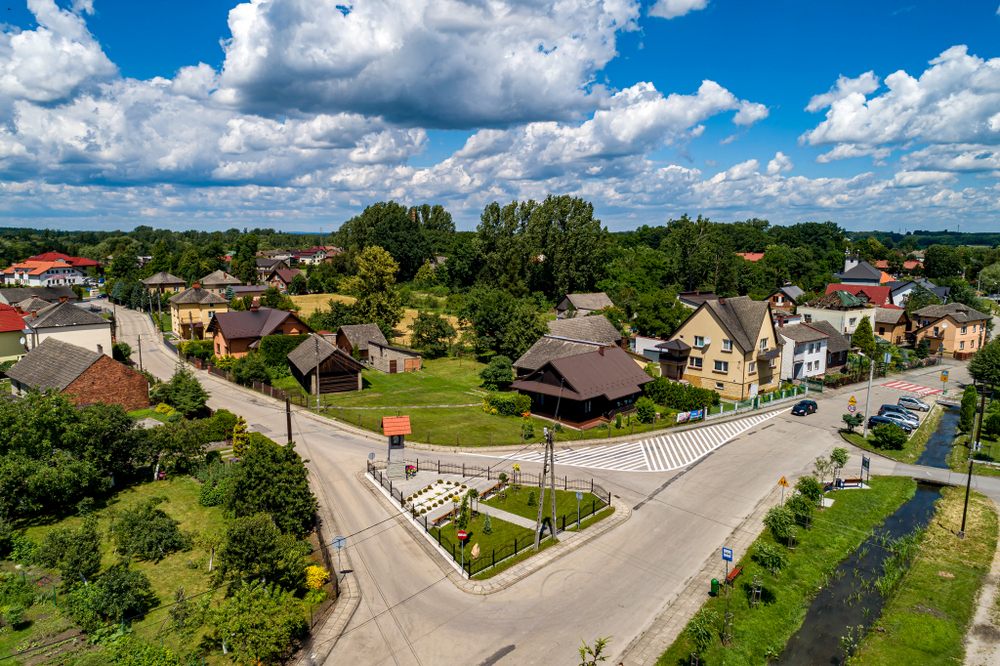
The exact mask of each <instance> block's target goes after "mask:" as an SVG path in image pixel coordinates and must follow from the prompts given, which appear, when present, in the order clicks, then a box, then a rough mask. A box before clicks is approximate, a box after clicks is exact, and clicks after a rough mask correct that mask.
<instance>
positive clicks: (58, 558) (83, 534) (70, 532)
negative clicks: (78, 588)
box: [38, 515, 101, 587]
mask: <svg viewBox="0 0 1000 666" xmlns="http://www.w3.org/2000/svg"><path fill="white" fill-rule="evenodd" d="M38 559H39V561H40V562H41V563H42V564H44V565H46V566H49V567H53V568H56V569H58V570H59V573H60V575H62V578H63V584H64V585H65V586H67V587H69V586H71V585H73V584H75V583H78V582H82V581H83V580H84V579H92V578H93V577H94V575H95V574H96V573H97V572H98V571H100V569H101V533H100V532H99V531H98V530H97V519H96V518H95V517H94V516H93V515H88V516H87V517H86V518H84V521H83V524H82V525H81V526H80V527H79V528H76V529H74V528H71V527H54V528H52V529H50V530H49V531H48V532H46V533H45V538H44V539H43V540H42V547H41V548H40V549H39V551H38Z"/></svg>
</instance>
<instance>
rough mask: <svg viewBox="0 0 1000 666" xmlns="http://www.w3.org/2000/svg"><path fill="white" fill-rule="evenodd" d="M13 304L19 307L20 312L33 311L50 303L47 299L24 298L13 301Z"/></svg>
mask: <svg viewBox="0 0 1000 666" xmlns="http://www.w3.org/2000/svg"><path fill="white" fill-rule="evenodd" d="M14 305H16V306H17V307H19V308H21V311H22V312H34V311H35V310H41V309H42V308H47V307H49V306H50V305H52V304H51V303H49V302H48V301H43V300H42V299H40V298H26V299H24V300H23V301H21V302H20V303H15V304H14Z"/></svg>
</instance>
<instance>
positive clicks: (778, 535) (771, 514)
mask: <svg viewBox="0 0 1000 666" xmlns="http://www.w3.org/2000/svg"><path fill="white" fill-rule="evenodd" d="M764 524H765V525H767V528H768V529H769V530H771V534H773V535H774V538H775V539H777V540H778V541H785V540H787V539H788V535H789V533H790V532H791V529H792V527H793V526H794V525H795V514H793V513H792V511H791V509H789V508H788V507H784V506H772V507H771V508H770V509H768V511H767V515H766V516H764Z"/></svg>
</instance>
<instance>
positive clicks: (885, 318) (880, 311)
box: [875, 308, 906, 326]
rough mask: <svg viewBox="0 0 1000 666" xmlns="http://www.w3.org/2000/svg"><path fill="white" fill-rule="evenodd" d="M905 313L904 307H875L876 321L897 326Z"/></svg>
mask: <svg viewBox="0 0 1000 666" xmlns="http://www.w3.org/2000/svg"><path fill="white" fill-rule="evenodd" d="M905 315H906V310H904V309H902V308H875V323H876V324H892V325H893V326H895V325H896V324H898V323H899V320H900V319H902V318H903V317H904V316H905Z"/></svg>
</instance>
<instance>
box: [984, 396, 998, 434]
mask: <svg viewBox="0 0 1000 666" xmlns="http://www.w3.org/2000/svg"><path fill="white" fill-rule="evenodd" d="M991 404H994V405H996V404H1000V402H994V403H991ZM983 431H984V432H985V433H986V434H987V436H989V437H997V436H1000V412H993V413H992V414H987V415H986V417H985V420H984V421H983Z"/></svg>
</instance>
